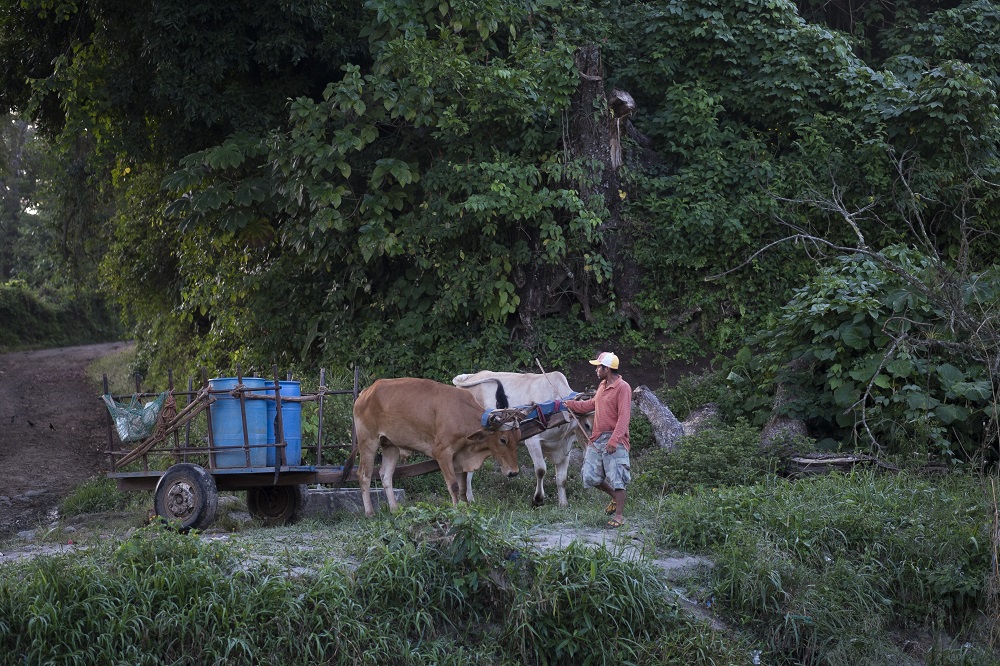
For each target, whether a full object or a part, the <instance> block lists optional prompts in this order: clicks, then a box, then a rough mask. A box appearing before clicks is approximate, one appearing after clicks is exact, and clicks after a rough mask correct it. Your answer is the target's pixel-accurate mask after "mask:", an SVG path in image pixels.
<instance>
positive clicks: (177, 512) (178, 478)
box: [153, 463, 219, 531]
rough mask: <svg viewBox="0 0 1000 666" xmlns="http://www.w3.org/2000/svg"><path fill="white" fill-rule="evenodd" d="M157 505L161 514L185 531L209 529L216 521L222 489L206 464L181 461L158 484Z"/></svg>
mask: <svg viewBox="0 0 1000 666" xmlns="http://www.w3.org/2000/svg"><path fill="white" fill-rule="evenodd" d="M153 504H154V508H155V509H156V514H157V515H158V516H161V517H162V518H165V519H166V520H167V522H168V523H171V524H175V525H177V526H178V527H179V528H180V529H181V530H182V531H187V530H190V529H192V528H193V529H205V528H206V527H208V526H209V525H211V524H212V523H213V522H214V521H215V514H216V512H217V511H218V509H219V489H218V488H217V487H216V485H215V478H214V477H213V476H212V475H211V474H209V473H208V472H206V471H205V469H204V468H203V467H200V466H198V465H194V464H191V463H178V464H176V465H173V466H171V467H170V468H169V469H168V470H167V471H166V472H165V473H164V474H163V476H161V477H160V480H159V481H158V482H157V483H156V491H155V493H154V497H153Z"/></svg>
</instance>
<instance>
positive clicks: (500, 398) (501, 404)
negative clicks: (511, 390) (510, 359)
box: [496, 381, 510, 409]
mask: <svg viewBox="0 0 1000 666" xmlns="http://www.w3.org/2000/svg"><path fill="white" fill-rule="evenodd" d="M496 398H497V409H507V408H508V407H510V401H509V400H508V399H507V393H506V392H505V391H504V390H503V382H500V381H497V395H496Z"/></svg>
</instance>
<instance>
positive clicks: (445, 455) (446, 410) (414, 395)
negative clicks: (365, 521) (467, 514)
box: [354, 377, 521, 516]
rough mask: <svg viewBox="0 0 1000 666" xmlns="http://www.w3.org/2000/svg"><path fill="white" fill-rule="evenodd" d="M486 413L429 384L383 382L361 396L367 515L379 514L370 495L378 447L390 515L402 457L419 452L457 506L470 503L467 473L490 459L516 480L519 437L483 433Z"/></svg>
mask: <svg viewBox="0 0 1000 666" xmlns="http://www.w3.org/2000/svg"><path fill="white" fill-rule="evenodd" d="M483 411H484V408H483V406H482V405H480V404H479V403H478V402H477V401H476V399H475V398H474V397H473V396H472V394H471V393H469V392H468V391H465V390H463V389H460V388H456V387H454V386H449V385H447V384H441V383H439V382H435V381H432V380H430V379H417V378H413V377H403V378H400V379H379V380H377V381H376V382H375V383H374V384H372V385H371V386H369V387H368V388H366V389H365V390H364V391H362V392H361V395H359V396H358V399H357V401H356V402H355V403H354V427H355V430H356V432H357V435H358V481H359V482H360V484H361V499H362V501H363V502H364V505H365V515H366V516H372V515H374V513H375V512H374V510H373V509H372V500H371V490H370V489H371V478H372V470H373V469H374V467H375V453H376V452H377V451H378V448H379V446H381V447H382V467H381V469H380V470H379V476H381V478H382V485H383V486H384V487H385V497H386V500H387V501H388V502H389V509H390V510H391V511H395V510H396V509H397V508H398V506H397V504H396V498H395V496H394V493H393V489H392V475H393V472H394V471H395V469H396V462H397V461H398V460H399V455H400V452H401V451H403V452H410V451H415V452H417V453H422V454H424V455H427V456H431V457H433V458H434V460H436V461H437V463H438V465H439V466H440V467H441V474H442V475H443V476H444V481H445V483H446V484H447V485H448V492H449V493H451V502H452V504H458V500H460V499H461V500H465V501H467V500H466V495H465V491H466V480H465V474H464V472H471V471H474V470H477V469H479V467H480V466H481V465H482V464H483V461H485V460H486V458H487V457H489V456H491V455H492V456H493V457H494V458H496V459H497V460H498V461H499V462H500V467H501V469H502V470H503V473H504V474H506V475H507V476H508V477H511V476H516V475H517V472H518V466H517V443H518V440H520V438H521V433H520V431H519V430H517V429H516V428H515V429H511V430H495V431H490V430H483V427H482V425H481V423H482V421H481V419H482V415H483ZM456 473H458V474H456Z"/></svg>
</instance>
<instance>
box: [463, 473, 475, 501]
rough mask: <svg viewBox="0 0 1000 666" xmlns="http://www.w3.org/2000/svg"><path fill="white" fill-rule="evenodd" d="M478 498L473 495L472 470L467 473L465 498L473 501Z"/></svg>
mask: <svg viewBox="0 0 1000 666" xmlns="http://www.w3.org/2000/svg"><path fill="white" fill-rule="evenodd" d="M474 499H476V498H475V497H473V496H472V472H466V473H465V500H466V501H467V502H469V503H470V504H471V503H472V500H474Z"/></svg>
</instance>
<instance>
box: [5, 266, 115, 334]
mask: <svg viewBox="0 0 1000 666" xmlns="http://www.w3.org/2000/svg"><path fill="white" fill-rule="evenodd" d="M121 332H122V328H121V325H120V324H119V322H118V319H117V317H116V316H115V314H114V313H113V312H111V311H110V310H109V308H108V306H107V303H106V302H105V301H104V299H102V298H101V297H99V296H97V295H94V294H81V295H76V296H72V295H67V294H62V295H59V296H58V297H56V298H53V297H45V296H41V295H40V294H39V293H38V292H37V291H35V290H33V289H31V288H29V287H28V285H27V284H25V283H24V282H22V281H20V280H11V281H10V282H0V352H2V351H15V350H21V349H29V348H43V347H61V346H66V345H78V344H86V343H91V342H106V341H108V340H115V339H118V338H119V337H120V336H121Z"/></svg>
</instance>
